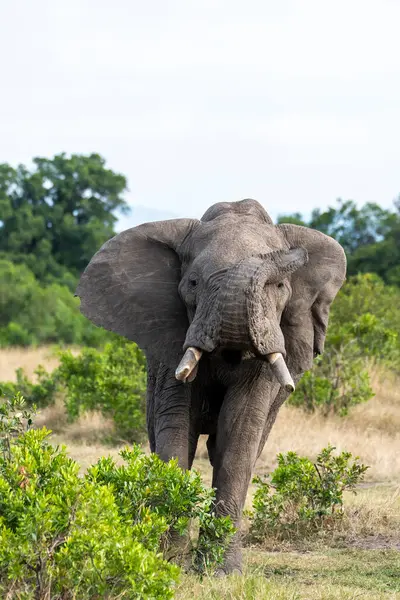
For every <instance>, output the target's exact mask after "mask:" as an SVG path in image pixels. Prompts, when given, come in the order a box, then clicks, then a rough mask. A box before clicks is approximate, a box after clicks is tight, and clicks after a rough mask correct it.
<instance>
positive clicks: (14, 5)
mask: <svg viewBox="0 0 400 600" xmlns="http://www.w3.org/2000/svg"><path fill="white" fill-rule="evenodd" d="M399 24H400V1H399V0H376V1H368V0H346V1H344V0H335V1H333V0H331V1H327V0H325V1H324V0H298V1H296V0H279V1H278V0H260V1H258V0H247V1H246V2H244V0H241V1H238V0H196V1H194V0H140V1H139V0H112V1H110V0H48V1H46V0H22V1H18V0H0V52H1V66H2V68H1V77H2V86H1V93H0V162H10V163H12V164H17V163H20V162H23V163H29V161H30V159H31V158H32V157H33V156H38V155H40V156H49V157H50V156H52V155H53V154H55V153H58V152H61V151H65V152H67V153H71V152H78V153H88V152H92V151H95V152H98V153H100V154H102V155H103V156H104V157H105V158H106V160H107V163H108V166H109V167H110V168H112V169H115V170H117V171H119V172H122V173H124V174H125V175H126V176H127V177H128V181H129V188H130V191H129V193H128V194H127V200H128V202H129V203H130V204H131V205H132V206H133V207H134V206H135V205H136V206H139V207H140V208H138V210H137V211H136V213H135V212H133V214H132V215H131V217H130V218H129V219H125V220H124V221H123V222H122V223H121V224H120V226H127V225H128V224H132V223H135V221H136V220H139V221H142V220H150V219H152V218H153V217H154V218H158V217H161V218H163V217H169V216H173V215H176V216H201V214H202V213H203V212H204V211H205V210H206V209H207V207H208V206H210V205H211V204H212V203H214V202H218V201H222V200H229V201H231V200H239V199H241V198H246V197H252V198H256V199H258V200H259V201H260V202H262V203H263V204H264V206H265V207H266V208H267V209H268V210H269V211H270V213H271V215H272V216H273V217H275V216H276V215H277V214H279V213H282V212H286V213H288V212H293V211H300V212H305V213H307V212H309V211H310V210H311V209H312V208H314V207H316V206H319V207H326V206H327V205H328V204H332V203H334V202H335V199H336V198H337V197H342V198H345V199H349V198H351V199H354V200H356V201H357V202H358V203H360V204H362V203H364V202H368V201H373V202H379V203H380V204H382V205H385V206H390V205H391V202H392V200H393V198H394V197H395V196H397V195H398V194H399V193H400V46H399Z"/></svg>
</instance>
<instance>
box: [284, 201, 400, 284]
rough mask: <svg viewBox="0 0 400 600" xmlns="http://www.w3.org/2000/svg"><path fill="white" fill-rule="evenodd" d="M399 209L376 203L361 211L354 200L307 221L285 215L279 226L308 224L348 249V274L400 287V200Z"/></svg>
mask: <svg viewBox="0 0 400 600" xmlns="http://www.w3.org/2000/svg"><path fill="white" fill-rule="evenodd" d="M394 208H395V210H386V209H383V208H382V207H381V206H379V205H378V204H375V203H367V204H365V205H364V206H362V207H361V208H358V207H357V205H356V204H355V202H353V201H352V200H346V201H344V200H341V199H339V200H338V201H337V205H336V206H334V207H332V206H331V207H328V208H327V209H326V210H324V211H322V210H321V209H319V208H317V209H315V210H313V212H312V213H311V217H310V219H308V220H307V219H305V218H304V217H303V216H302V215H301V214H300V213H294V214H293V215H281V216H279V217H278V222H279V223H294V224H296V225H306V226H308V227H312V228H313V229H317V230H318V231H322V232H323V233H326V234H327V235H330V236H331V237H333V238H335V239H336V240H337V241H338V242H339V243H340V244H341V245H342V246H343V248H344V250H345V252H346V255H347V260H348V268H347V271H348V274H349V275H356V274H357V273H377V274H378V275H379V276H380V277H381V278H382V279H383V280H384V281H385V282H386V283H390V284H395V285H398V286H400V197H399V199H398V200H396V202H395V203H394Z"/></svg>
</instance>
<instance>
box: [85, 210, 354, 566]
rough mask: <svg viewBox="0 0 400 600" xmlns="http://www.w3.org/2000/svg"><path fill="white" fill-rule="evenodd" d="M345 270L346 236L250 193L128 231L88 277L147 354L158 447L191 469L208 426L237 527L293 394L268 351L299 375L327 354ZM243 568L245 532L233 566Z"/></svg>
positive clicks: (92, 299)
mask: <svg viewBox="0 0 400 600" xmlns="http://www.w3.org/2000/svg"><path fill="white" fill-rule="evenodd" d="M345 271H346V260H345V255H344V252H343V249H342V248H341V246H340V245H339V244H338V243H337V242H336V241H334V240H333V239H331V238H330V237H328V236H326V235H324V234H322V233H319V232H317V231H314V230H311V229H308V228H304V227H299V226H296V225H289V224H288V225H279V226H274V225H273V223H272V221H271V219H270V217H269V216H268V214H267V213H266V212H265V210H264V209H263V208H262V206H261V205H260V204H259V203H258V202H256V201H254V200H243V201H240V202H232V203H220V204H216V205H214V206H212V207H211V208H210V209H209V210H208V211H207V212H206V213H205V215H204V216H203V218H202V219H201V220H200V221H197V220H192V219H176V220H170V221H163V222H158V223H147V224H144V225H140V226H139V227H135V228H133V229H129V230H127V231H124V232H123V233H120V234H119V235H117V236H115V237H114V238H112V239H111V240H109V241H108V242H107V243H106V244H104V246H103V247H102V248H101V249H100V250H99V252H98V253H97V254H96V255H95V256H94V257H93V258H92V260H91V262H90V264H89V265H88V267H87V268H86V270H85V272H84V274H83V275H82V278H81V281H80V283H79V286H78V289H77V295H78V296H79V297H80V298H81V311H82V312H83V314H84V315H86V316H87V317H88V318H89V319H91V320H92V321H93V322H94V323H95V324H97V325H99V326H102V327H105V328H106V329H109V330H111V331H114V332H116V333H119V334H121V335H123V336H125V337H127V338H129V339H131V340H134V341H136V342H137V343H138V344H139V346H140V347H142V348H143V350H144V351H145V353H146V356H147V361H148V392H147V425H148V434H149V440H150V446H151V450H152V451H155V452H157V453H158V454H159V455H160V457H161V458H162V459H163V460H168V459H170V458H171V457H177V458H178V459H179V463H180V465H181V466H182V467H183V468H190V467H191V465H192V462H193V458H194V455H195V451H196V445H197V441H198V438H199V435H200V434H207V435H208V443H207V448H208V452H209V457H210V462H211V464H212V466H213V486H215V487H216V488H217V507H216V509H217V512H218V513H219V514H221V515H231V517H232V518H233V520H234V522H235V523H236V524H237V525H239V524H240V519H241V514H242V510H243V506H244V502H245V498H246V493H247V489H248V486H249V483H250V479H251V475H252V470H253V468H254V465H255V462H256V460H257V457H258V456H259V454H260V452H261V451H262V449H263V446H264V444H265V442H266V439H267V437H268V434H269V432H270V430H271V427H272V425H273V423H274V421H275V418H276V415H277V413H278V410H279V408H280V406H281V405H282V403H283V402H284V401H285V400H286V398H287V397H288V395H289V394H288V392H286V391H285V390H284V388H283V387H282V388H281V386H280V384H279V383H278V382H277V380H276V379H275V377H274V375H273V373H272V370H271V367H270V365H269V364H268V362H267V361H266V356H267V355H268V354H269V353H271V352H281V353H282V354H283V355H284V357H285V358H286V364H287V366H288V368H289V371H290V373H291V375H292V377H293V380H294V382H295V383H296V382H298V380H299V379H300V377H301V375H302V374H303V373H304V372H305V371H306V370H308V369H310V367H311V366H312V363H313V358H314V357H315V356H316V355H317V354H320V353H322V351H323V348H324V341H325V334H326V328H327V324H328V314H329V308H330V304H331V302H332V301H333V299H334V297H335V295H336V293H337V292H338V290H339V288H340V287H341V285H342V283H343V281H344V279H345ZM191 346H194V347H196V348H199V349H200V350H203V351H204V353H203V357H202V358H201V360H200V363H199V369H198V373H197V377H196V378H195V380H194V381H193V382H192V383H186V384H185V383H182V382H180V381H177V380H176V379H175V369H176V367H177V365H178V363H179V361H180V360H181V358H182V356H183V353H184V351H185V350H186V349H187V348H188V347H191ZM240 569H241V551H240V540H239V536H237V537H236V538H235V540H234V541H233V543H232V545H231V547H230V548H229V550H228V552H227V554H226V558H225V564H224V567H223V570H224V572H225V573H229V572H232V571H234V570H240Z"/></svg>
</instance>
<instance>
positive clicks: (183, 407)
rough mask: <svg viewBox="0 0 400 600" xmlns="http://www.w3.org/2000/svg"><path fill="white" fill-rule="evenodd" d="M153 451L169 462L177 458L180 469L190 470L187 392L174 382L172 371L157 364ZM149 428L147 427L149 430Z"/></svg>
mask: <svg viewBox="0 0 400 600" xmlns="http://www.w3.org/2000/svg"><path fill="white" fill-rule="evenodd" d="M152 418H153V436H154V442H155V451H156V453H157V454H158V455H159V457H160V458H161V459H162V460H164V461H166V462H167V461H168V460H170V459H171V458H177V459H178V463H179V466H180V467H181V468H182V469H187V468H188V467H189V432H190V390H189V386H186V385H184V384H182V383H181V382H179V381H177V380H176V379H175V376H174V372H173V370H171V369H168V368H167V367H165V366H164V365H160V367H159V369H158V372H157V378H156V384H155V388H154V399H153V412H152ZM149 429H150V428H149Z"/></svg>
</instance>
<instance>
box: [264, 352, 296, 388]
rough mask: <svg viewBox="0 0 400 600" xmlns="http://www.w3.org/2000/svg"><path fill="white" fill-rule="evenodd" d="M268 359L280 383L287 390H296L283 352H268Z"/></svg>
mask: <svg viewBox="0 0 400 600" xmlns="http://www.w3.org/2000/svg"><path fill="white" fill-rule="evenodd" d="M267 360H268V362H269V364H270V365H271V369H272V372H273V374H274V375H275V377H276V378H277V380H278V381H279V383H280V384H281V385H282V386H283V387H284V388H285V390H286V391H287V392H290V393H292V392H294V390H295V389H296V388H295V385H294V382H293V379H292V376H291V375H290V373H289V369H288V368H287V366H286V363H285V359H284V358H283V356H282V354H281V353H280V352H272V353H271V354H268V356H267Z"/></svg>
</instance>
